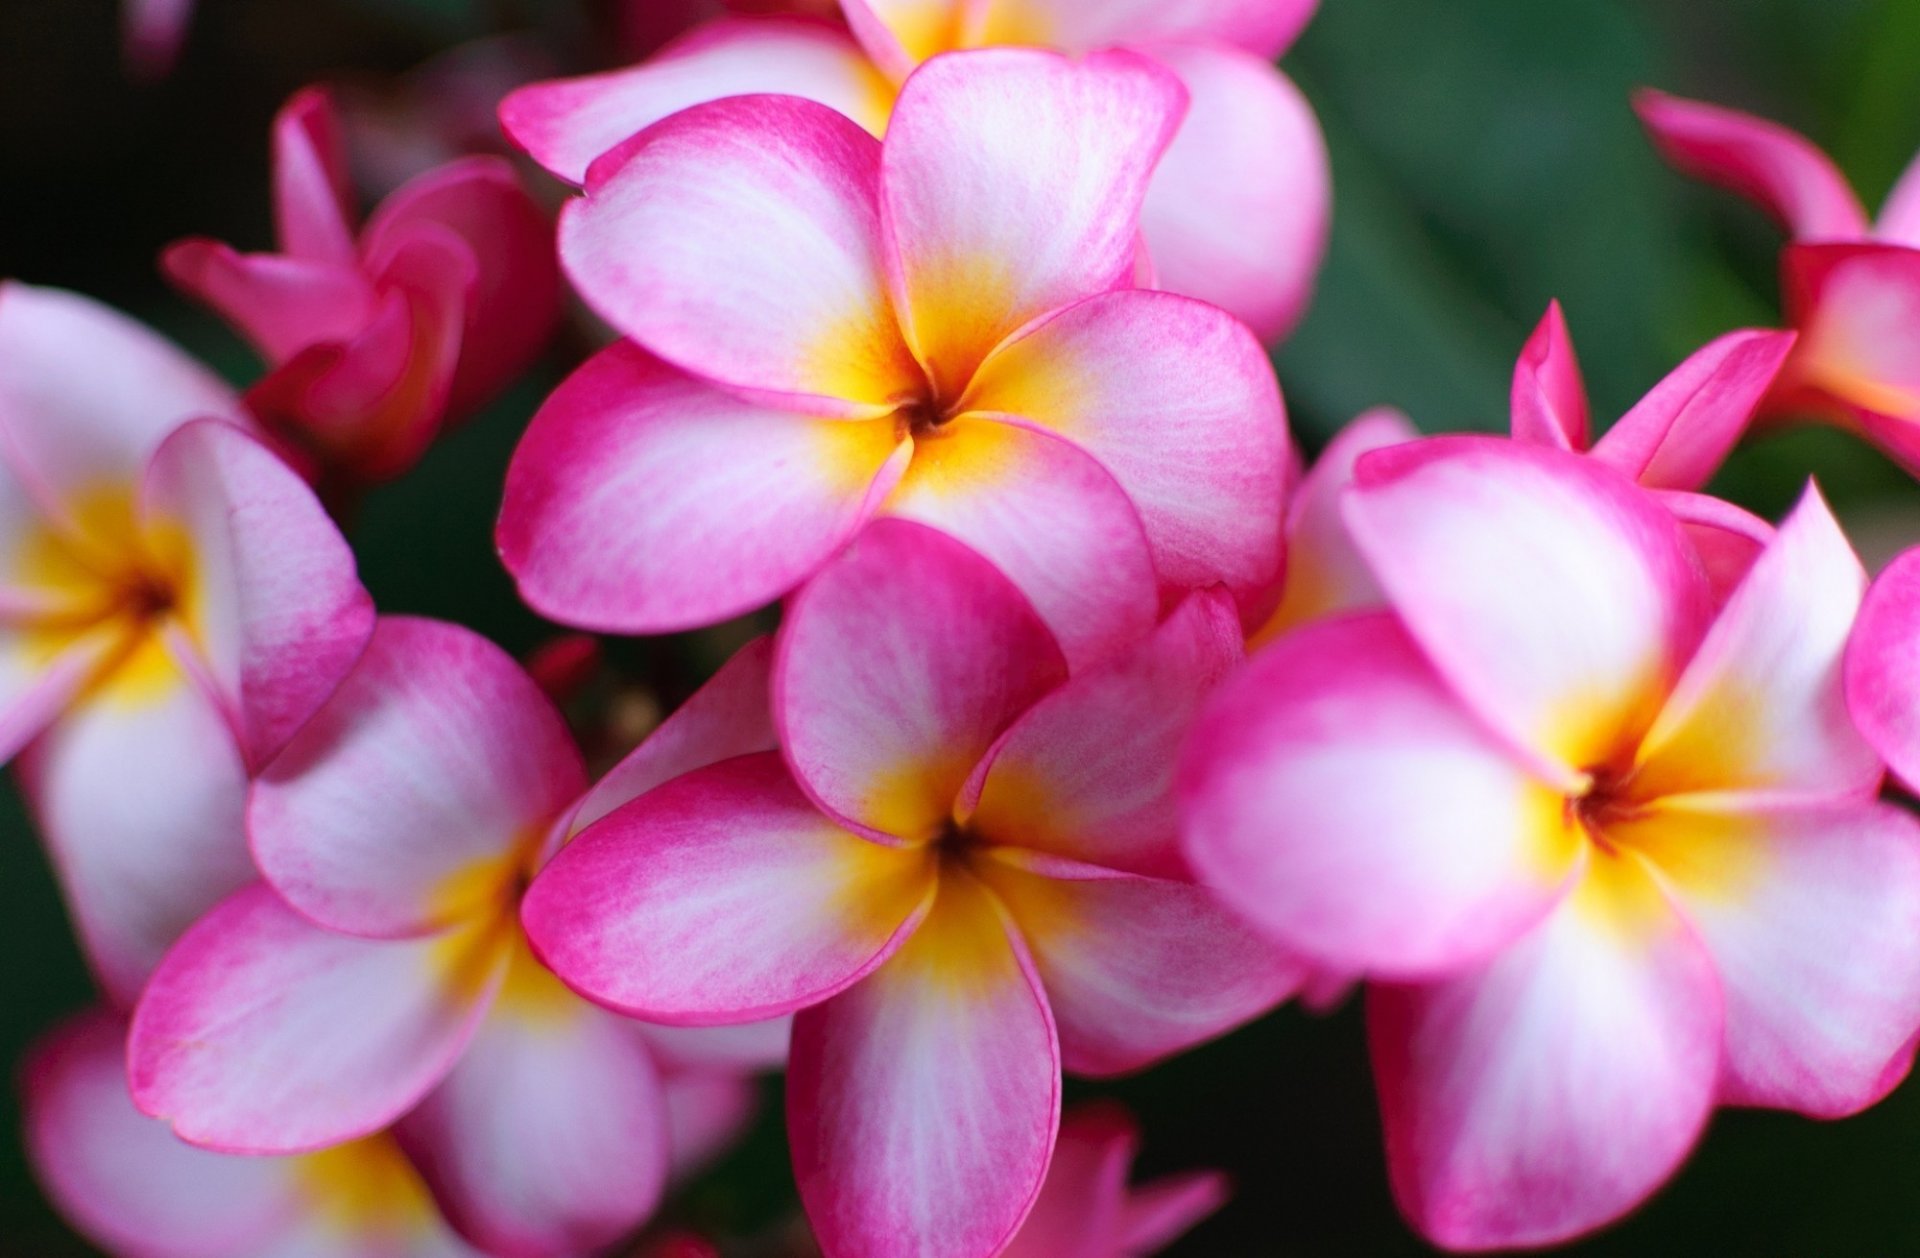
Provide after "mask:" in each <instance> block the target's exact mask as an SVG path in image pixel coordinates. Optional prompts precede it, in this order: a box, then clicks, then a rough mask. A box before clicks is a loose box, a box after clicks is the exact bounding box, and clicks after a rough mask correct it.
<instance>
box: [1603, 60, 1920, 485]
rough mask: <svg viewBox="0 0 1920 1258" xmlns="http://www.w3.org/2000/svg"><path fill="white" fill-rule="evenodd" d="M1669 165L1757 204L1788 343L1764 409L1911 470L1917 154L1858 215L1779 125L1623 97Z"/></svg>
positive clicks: (1830, 172) (1838, 180)
mask: <svg viewBox="0 0 1920 1258" xmlns="http://www.w3.org/2000/svg"><path fill="white" fill-rule="evenodd" d="M1634 105H1635V108H1636V109H1637V110H1638V111H1639V113H1640V119H1641V121H1642V122H1643V123H1645V124H1646V127H1647V130H1648V131H1649V132H1650V133H1651V134H1652V136H1653V139H1654V142H1655V144H1657V145H1658V146H1659V148H1660V151H1661V153H1662V154H1663V155H1664V156H1665V157H1666V158H1667V160H1668V161H1670V162H1672V163H1673V164H1674V165H1675V166H1677V167H1679V168H1680V169H1681V170H1683V171H1685V172H1687V173H1688V174H1691V175H1694V176H1696V177H1698V178H1701V179H1705V180H1707V181H1708V182H1711V183H1715V184H1719V185H1720V186H1722V187H1726V188H1730V189H1732V190H1733V191H1735V192H1738V193H1740V194H1741V195H1742V196H1745V197H1747V198H1748V199H1749V200H1752V201H1753V202H1755V203H1756V204H1758V205H1759V206H1760V207H1761V208H1762V209H1763V210H1765V211H1766V212H1767V213H1768V214H1770V215H1771V216H1772V217H1773V218H1774V219H1775V220H1776V221H1778V222H1779V223H1780V225H1781V226H1782V227H1784V228H1785V229H1786V230H1787V231H1788V232H1789V233H1791V234H1792V236H1793V243H1791V244H1790V245H1788V247H1787V249H1786V252H1785V253H1784V254H1783V255H1782V259H1781V270H1782V284H1783V287H1784V291H1785V304H1786V316H1787V321H1788V323H1789V324H1790V325H1791V326H1792V327H1794V328H1796V329H1798V330H1799V332H1800V341H1799V344H1798V345H1797V346H1796V347H1795V350H1794V353H1793V356H1792V358H1791V359H1789V360H1788V362H1787V366H1786V369H1785V370H1784V371H1783V372H1782V373H1781V378H1780V381H1779V383H1778V384H1777V385H1776V386H1775V388H1774V390H1773V392H1772V394H1771V395H1770V396H1769V398H1768V400H1767V406H1766V409H1765V413H1766V414H1767V415H1768V416H1770V417H1774V418H1787V419H1790V418H1795V417H1803V416H1808V415H1811V416H1816V417H1819V418H1822V419H1825V420H1827V421H1828V422H1831V423H1835V424H1838V425H1840V426H1841V427H1844V428H1848V429H1852V430H1854V431H1856V432H1858V433H1860V434H1861V435H1862V436H1864V437H1866V438H1867V439H1868V440H1869V441H1872V442H1873V443H1874V444H1875V445H1878V446H1879V447H1880V448H1881V449H1882V450H1885V451H1886V452H1887V453H1888V454H1889V455H1891V456H1892V457H1893V458H1894V459H1896V460H1898V461H1899V462H1901V463H1902V464H1903V465H1905V466H1906V467H1907V468H1908V469H1909V470H1911V471H1916V472H1920V162H1916V163H1915V164H1914V165H1913V166H1911V167H1909V168H1908V170H1907V173H1906V175H1905V176H1904V177H1903V178H1902V179H1901V180H1900V183H1899V185H1898V186H1897V187H1895V189H1894V191H1893V194H1892V195H1891V196H1890V197H1888V199H1887V202H1886V204H1885V205H1883V206H1882V207H1881V209H1880V217H1879V219H1878V220H1877V221H1869V220H1868V218H1867V213H1866V211H1865V210H1864V209H1863V208H1861V205H1860V201H1859V199H1858V198H1857V197H1856V196H1855V195H1854V193H1853V190H1852V189H1851V188H1849V187H1848V186H1847V181H1846V179H1845V177H1844V176H1842V175H1841V173H1840V171H1839V170H1838V169H1837V168H1836V167H1835V166H1834V164H1833V162H1832V161H1831V160H1830V159H1829V158H1828V157H1827V156H1826V154H1824V153H1822V152H1821V151H1820V150H1819V149H1817V148H1816V147H1814V145H1813V144H1812V143H1811V142H1810V141H1808V140H1807V139H1806V138H1805V137H1804V136H1801V135H1798V134H1796V133H1795V132H1793V131H1789V130H1788V129H1786V128H1785V127H1782V126H1779V125H1777V124H1775V123H1771V122H1768V121H1766V120H1764V119H1761V118H1755V117H1752V116H1751V115H1748V114H1743V113H1738V112H1736V111H1734V110H1731V109H1722V108H1720V107H1718V106H1715V105H1708V104H1703V103H1700V102H1697V101H1689V100H1682V99H1679V98H1677V97H1673V96H1667V95H1664V94H1663V93H1659V92H1642V93H1640V94H1639V95H1638V96H1637V97H1636V98H1635V101H1634Z"/></svg>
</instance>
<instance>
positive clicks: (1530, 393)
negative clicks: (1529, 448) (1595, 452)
mask: <svg viewBox="0 0 1920 1258" xmlns="http://www.w3.org/2000/svg"><path fill="white" fill-rule="evenodd" d="M1591 432H1592V414H1591V412H1590V410H1589V408H1588V405H1587V386H1586V382H1585V381H1584V380H1582V379H1581V377H1580V359H1579V358H1578V356H1576V355H1575V354H1574V352H1573V336H1572V334H1571V333H1569V332H1568V331H1567V316H1566V314H1565V313H1564V312H1563V311H1562V310H1561V309H1560V303H1559V302H1557V301H1555V302H1549V303H1548V304H1547V313H1546V316H1545V317H1544V318H1542V319H1541V320H1540V326H1538V327H1536V328H1535V329H1534V330H1533V335H1532V336H1530V337H1528V338H1527V343H1526V345H1525V346H1524V347H1523V348H1522V349H1521V351H1520V360H1519V361H1518V362H1516V363H1515V364H1514V365H1513V439H1514V440H1515V441H1526V442H1530V443H1532V444H1533V445H1541V446H1556V447H1558V448H1559V449H1562V450H1575V451H1582V450H1585V449H1586V448H1587V446H1588V444H1589V442H1590V440H1591Z"/></svg>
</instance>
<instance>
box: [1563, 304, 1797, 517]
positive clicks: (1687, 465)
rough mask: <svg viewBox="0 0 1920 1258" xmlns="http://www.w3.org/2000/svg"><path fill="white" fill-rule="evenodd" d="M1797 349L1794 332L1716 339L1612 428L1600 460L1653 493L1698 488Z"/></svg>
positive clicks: (1600, 445) (1598, 451) (1596, 453)
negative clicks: (1655, 491) (1652, 490)
mask: <svg viewBox="0 0 1920 1258" xmlns="http://www.w3.org/2000/svg"><path fill="white" fill-rule="evenodd" d="M1793 343H1794V334H1793V333H1791V332H1762V331H1744V332H1729V333H1727V334H1726V335H1725V336H1722V337H1720V338H1718V339H1717V340H1714V341H1713V342H1711V343H1710V344H1708V345H1707V346H1705V347H1704V348H1702V349H1700V350H1697V351H1695V352H1694V354H1693V355H1692V356H1691V357H1689V358H1688V359H1687V360H1686V361H1685V362H1683V363H1681V364H1680V365H1679V366H1678V367H1676V368H1674V369H1673V371H1672V373H1671V374H1669V375H1668V376H1667V378H1666V379H1664V380H1662V381H1661V382H1660V383H1659V384H1657V385H1655V386H1654V387H1653V391H1652V392H1650V393H1648V394H1647V396H1646V397H1644V398H1642V399H1641V400H1640V401H1639V402H1638V403H1636V404H1635V406H1634V408H1633V409H1632V410H1630V411H1628V412H1627V413H1626V414H1625V415H1623V416H1622V417H1621V418H1620V422H1619V423H1617V424H1615V425H1614V426H1613V427H1611V428H1609V429H1608V430H1607V432H1606V435H1605V436H1603V437H1601V438H1600V440H1599V441H1597V442H1595V443H1594V446H1593V457H1594V458H1596V459H1599V460H1600V461H1601V462H1603V463H1607V464H1610V465H1612V466H1613V467H1616V468H1618V469H1619V470H1620V472H1621V474H1622V475H1624V476H1626V477H1628V478H1629V479H1631V480H1636V481H1638V482H1639V483H1640V484H1642V485H1645V486H1647V487H1648V488H1650V489H1678V490H1685V491H1689V492H1690V491H1693V490H1697V489H1699V488H1700V487H1701V486H1702V485H1705V484H1706V483H1707V481H1708V480H1709V479H1711V478H1712V476H1713V474H1714V473H1715V472H1717V471H1719V470H1720V464H1721V463H1722V462H1724V461H1725V460H1726V457H1727V454H1728V453H1729V452H1730V451H1731V450H1732V449H1733V447H1734V444H1735V443H1736V442H1738V441H1739V440H1740V438H1741V436H1742V435H1743V434H1744V433H1745V432H1746V430H1747V424H1748V421H1750V420H1751V419H1752V418H1753V413H1754V411H1755V410H1756V409H1757V408H1758V407H1759V405H1760V401H1761V399H1762V398H1764V397H1765V396H1766V394H1767V391H1768V390H1769V389H1771V388H1772V387H1773V382H1774V378H1775V377H1776V376H1778V375H1779V374H1780V367H1781V364H1783V363H1785V362H1786V360H1787V354H1788V353H1789V352H1791V351H1792V349H1793Z"/></svg>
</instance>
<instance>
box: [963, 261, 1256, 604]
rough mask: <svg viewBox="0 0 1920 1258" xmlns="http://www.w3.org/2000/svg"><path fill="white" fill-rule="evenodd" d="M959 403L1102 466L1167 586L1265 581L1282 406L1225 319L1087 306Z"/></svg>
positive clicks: (1000, 354) (1032, 340)
mask: <svg viewBox="0 0 1920 1258" xmlns="http://www.w3.org/2000/svg"><path fill="white" fill-rule="evenodd" d="M961 405H962V407H963V408H964V409H967V410H971V411H976V412H983V413H989V414H1000V415H1008V416H1015V417H1020V418H1024V419H1027V420H1030V421H1032V422H1033V423H1034V424H1037V425H1040V426H1042V427H1045V428H1047V429H1049V430H1050V431H1053V432H1056V433H1058V434H1060V435H1061V436H1063V437H1065V438H1066V439H1067V440H1069V441H1072V442H1073V443H1074V444H1076V445H1078V446H1080V447H1081V448H1082V449H1084V450H1086V451H1087V452H1088V453H1090V454H1092V455H1093V456H1094V458H1096V459H1098V460H1099V461H1100V464H1101V466H1102V467H1104V468H1106V469H1107V470H1108V471H1109V472H1111V473H1112V474H1113V477H1114V479H1115V480H1117V481H1119V482H1120V487H1121V488H1122V489H1124V490H1125V491H1126V492H1127V496H1128V498H1129V499H1131V500H1132V502H1133V504H1134V506H1135V507H1136V508H1138V509H1139V512H1140V518H1141V522H1142V523H1143V524H1144V526H1145V527H1146V531H1147V540H1148V541H1149V542H1150V543H1151V544H1152V546H1153V557H1154V566H1155V568H1156V569H1157V570H1158V572H1159V574H1160V578H1161V580H1162V581H1164V582H1166V583H1167V584H1169V585H1171V586H1174V587H1176V588H1182V589H1191V588H1198V587H1203V586H1207V585H1212V584H1215V583H1216V582H1218V583H1224V584H1226V585H1227V586H1229V587H1230V588H1232V589H1234V590H1235V591H1237V592H1245V591H1249V590H1252V589H1254V588H1256V587H1258V586H1261V585H1263V584H1266V583H1270V582H1271V581H1272V579H1273V575H1274V572H1275V570H1276V569H1277V568H1278V566H1279V562H1280V528H1279V524H1280V522H1279V520H1278V519H1277V518H1276V517H1275V515H1274V512H1273V510H1272V504H1273V503H1275V502H1278V501H1279V500H1280V499H1281V496H1282V492H1283V485H1284V480H1285V469H1286V463H1287V459H1288V455H1289V449H1288V444H1289V443H1288V437H1287V417H1286V409H1285V407H1284V406H1283V405H1282V403H1281V400H1280V389H1279V386H1278V385H1277V384H1276V383H1275V381H1274V378H1273V367H1272V364H1271V363H1269V362H1268V360H1267V355H1266V352H1265V351H1264V350H1262V349H1261V347H1260V345H1259V343H1258V342H1256V341H1255V340H1254V339H1253V337H1252V336H1251V335H1250V334H1249V333H1248V332H1247V330H1246V328H1245V327H1244V326H1242V325H1241V324H1239V323H1237V322H1236V321H1234V320H1233V319H1232V318H1231V317H1229V316H1228V315H1226V314H1225V313H1223V312H1221V311H1219V310H1217V309H1215V308H1214V307H1212V306H1208V305H1204V304H1202V303H1200V302H1197V301H1194V300H1192V299H1190V298H1186V297H1178V296H1175V295H1173V294H1171V293H1150V292H1133V291H1128V292H1117V293H1108V294H1105V295H1103V296H1099V297H1094V298H1092V299H1090V300H1087V301H1084V302H1081V303H1079V304H1077V305H1074V306H1071V307H1069V308H1067V309H1065V310H1062V311H1060V312H1059V313H1057V314H1054V315H1052V316H1051V317H1049V318H1046V319H1044V320H1042V321H1041V322H1040V323H1038V324H1036V325H1035V326H1033V327H1030V328H1028V329H1027V330H1026V331H1024V332H1022V333H1020V334H1019V335H1017V336H1015V337H1014V338H1013V339H1012V340H1010V341H1008V342H1007V343H1006V344H1004V345H1002V346H1000V348H998V349H996V350H995V351H994V352H993V353H992V354H991V355H990V356H989V357H988V359H987V361H986V362H985V363H984V364H982V365H981V367H980V370H979V372H978V373H977V374H976V375H975V377H974V380H973V384H972V385H971V387H969V389H968V390H967V396H966V398H965V399H964V400H963V401H962V403H961Z"/></svg>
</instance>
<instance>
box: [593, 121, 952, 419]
mask: <svg viewBox="0 0 1920 1258" xmlns="http://www.w3.org/2000/svg"><path fill="white" fill-rule="evenodd" d="M880 165H881V161H880V144H879V142H878V141H877V140H875V139H874V138H873V137H872V136H871V135H869V134H867V133H866V132H865V131H862V130H861V129H860V127H859V126H858V124H856V123H854V122H852V121H850V120H849V119H847V118H845V117H843V116H841V115H840V114H837V113H835V112H834V111H833V110H831V109H829V108H827V107H826V106H825V105H819V104H815V103H814V102H812V101H808V100H802V99H800V98H798V97H792V96H736V97H731V98H728V99H725V100H719V101H711V102H708V103H707V104H703V105H696V106H694V107H693V108H691V109H688V110H684V111H682V112H681V113H678V114H674V115H673V116H671V117H669V118H667V119H666V120H665V121H663V122H661V123H659V124H657V125H655V126H653V127H649V128H648V129H647V130H645V131H643V132H642V133H640V134H639V135H637V136H635V137H634V138H633V140H632V141H631V142H630V143H627V144H624V145H622V146H621V147H620V148H619V149H617V150H615V151H614V152H613V153H610V154H608V155H607V156H605V157H603V158H601V159H600V160H599V161H598V162H596V163H595V164H594V167H593V170H592V171H591V173H590V174H589V176H588V179H587V195H586V197H585V199H584V200H580V201H575V202H573V203H572V204H570V205H568V206H567V208H566V210H565V211H564V212H563V213H562V215H561V218H560V258H561V262H562V263H563V265H564V266H565V267H566V271H567V274H568V276H569V277H571V278H572V280H573V283H574V287H575V288H576V289H578V290H579V292H580V295H581V296H582V297H584V298H585V299H586V301H587V302H588V304H589V305H591V306H593V308H594V309H595V310H596V311H598V312H599V313H600V314H601V316H602V317H604V318H605V319H606V320H607V321H608V322H609V323H611V324H613V325H614V327H616V328H618V329H619V330H620V331H621V332H623V333H625V334H626V335H628V336H630V337H632V338H633V339H634V340H636V341H638V342H640V343H641V344H642V345H645V346H646V347H647V348H648V349H650V350H652V351H653V352H655V353H657V354H659V355H660V356H661V357H663V358H666V359H668V360H670V361H672V362H674V363H676V364H678V365H679V366H681V367H683V368H685V369H686V370H688V371H692V372H695V373H697V374H699V375H701V376H704V377H706V378H708V379H711V380H714V381H717V382H720V383H723V384H727V385H730V386H733V387H734V388H736V389H740V390H746V391H749V392H750V393H751V394H752V395H753V396H756V397H759V398H762V399H763V400H766V401H769V402H770V403H771V404H776V405H783V406H788V407H792V408H794V409H799V410H804V411H808V412H810V413H814V414H821V415H834V416H842V417H856V418H873V417H876V416H879V415H884V414H886V413H887V412H889V411H891V410H892V409H893V408H894V407H895V406H896V405H897V404H899V403H900V402H903V401H906V400H908V399H910V398H913V397H916V396H918V394H919V393H920V392H921V390H922V387H923V386H922V382H921V379H920V373H919V369H918V368H917V367H915V366H914V364H913V360H912V358H911V357H910V356H909V355H908V353H907V350H906V347H905V345H904V344H902V343H901V340H900V330H899V325H898V323H897V322H896V320H895V317H894V313H893V310H892V308H891V306H890V304H889V303H888V300H887V295H886V289H885V285H884V282H883V279H882V263H881V256H880V255H881V243H880V220H879V195H880V191H879V181H880Z"/></svg>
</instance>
